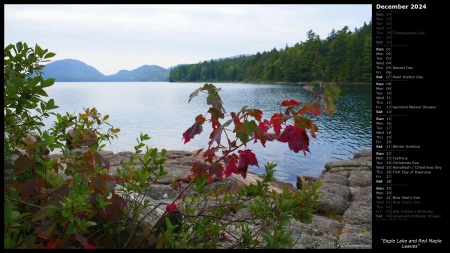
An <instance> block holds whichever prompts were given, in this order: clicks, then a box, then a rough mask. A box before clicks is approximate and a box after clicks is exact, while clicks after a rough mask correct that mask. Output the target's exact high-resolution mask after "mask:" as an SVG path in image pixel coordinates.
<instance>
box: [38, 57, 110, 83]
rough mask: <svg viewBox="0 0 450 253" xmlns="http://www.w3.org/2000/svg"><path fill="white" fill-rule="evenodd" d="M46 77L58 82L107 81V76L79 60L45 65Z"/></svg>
mask: <svg viewBox="0 0 450 253" xmlns="http://www.w3.org/2000/svg"><path fill="white" fill-rule="evenodd" d="M43 72H44V76H45V77H46V78H55V79H56V81H57V82H91V81H105V80H106V76H105V75H103V74H102V73H100V71H98V70H97V69H95V68H94V67H91V66H89V65H87V64H86V63H84V62H81V61H78V60H72V59H67V60H59V61H54V62H51V63H49V64H47V65H45V67H44V69H43Z"/></svg>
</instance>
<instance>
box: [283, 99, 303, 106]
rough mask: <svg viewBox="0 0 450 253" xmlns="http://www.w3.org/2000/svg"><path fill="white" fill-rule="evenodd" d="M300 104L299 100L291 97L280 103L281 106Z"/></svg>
mask: <svg viewBox="0 0 450 253" xmlns="http://www.w3.org/2000/svg"><path fill="white" fill-rule="evenodd" d="M300 104H301V103H300V102H297V101H295V100H293V99H291V100H284V101H283V102H282V103H281V106H299V105H300Z"/></svg>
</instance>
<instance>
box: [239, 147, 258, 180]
mask: <svg viewBox="0 0 450 253" xmlns="http://www.w3.org/2000/svg"><path fill="white" fill-rule="evenodd" d="M238 153H239V164H238V172H239V173H240V174H241V175H242V177H243V178H246V177H247V169H248V166H249V165H254V166H258V167H259V165H258V160H256V156H255V154H253V152H252V150H250V149H245V150H239V151H238Z"/></svg>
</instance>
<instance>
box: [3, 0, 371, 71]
mask: <svg viewBox="0 0 450 253" xmlns="http://www.w3.org/2000/svg"><path fill="white" fill-rule="evenodd" d="M4 12H5V13H4V26H5V27H4V28H5V29H4V32H5V34H4V38H5V41H4V43H5V46H6V45H8V44H11V43H12V44H15V43H16V42H18V41H22V42H26V43H27V44H28V45H29V46H34V45H35V44H38V45H39V46H41V47H42V48H43V49H48V50H49V51H51V52H54V53H56V56H55V57H53V58H51V60H52V61H53V62H54V61H56V60H62V59H76V60H80V61H82V62H84V63H86V64H88V65H90V66H92V67H94V68H96V69H97V70H99V71H100V72H101V73H103V74H105V75H112V74H116V73H117V72H118V71H119V70H134V69H136V68H138V67H140V66H142V65H158V66H161V67H163V68H169V67H172V66H175V65H177V64H184V63H186V64H192V63H199V62H203V61H209V60H211V59H217V58H225V57H230V56H235V55H240V54H256V53H257V52H260V53H262V52H264V51H270V50H272V49H273V48H276V49H277V50H279V49H281V48H284V47H285V46H286V45H288V46H289V47H291V46H294V45H295V43H297V42H302V41H306V33H307V31H309V30H313V32H315V33H316V34H318V35H319V36H320V38H321V39H325V38H326V37H327V36H328V35H329V33H330V32H331V31H332V29H335V30H336V31H337V30H341V29H342V28H344V27H345V26H348V27H349V29H350V30H351V31H353V30H354V29H355V27H356V28H360V27H361V26H363V24H364V22H366V23H367V24H368V23H369V22H370V20H371V17H372V6H371V5H370V4H358V5H349V4H345V5H344V4H337V5H328V4H316V5H303V4H295V5H285V4H276V5H266V4H252V5H248V4H246V5H244V4H239V5H236V4H213V5H203V4H202V5H200V4H186V5H178V4H145V5H138V4H130V5H126V4H120V5H113V4H111V5H84V4H75V5H71V4H59V5H49V4H38V5H28V4H20V5H19V4H5V5H4Z"/></svg>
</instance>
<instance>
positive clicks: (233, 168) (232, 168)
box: [224, 162, 239, 177]
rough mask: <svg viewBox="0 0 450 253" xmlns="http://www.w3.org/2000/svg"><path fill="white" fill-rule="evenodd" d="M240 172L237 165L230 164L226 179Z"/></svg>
mask: <svg viewBox="0 0 450 253" xmlns="http://www.w3.org/2000/svg"><path fill="white" fill-rule="evenodd" d="M238 172H239V171H238V167H237V166H236V163H232V162H230V163H228V164H227V166H226V169H225V172H224V173H225V177H229V176H231V174H232V173H235V174H237V173H238Z"/></svg>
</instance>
